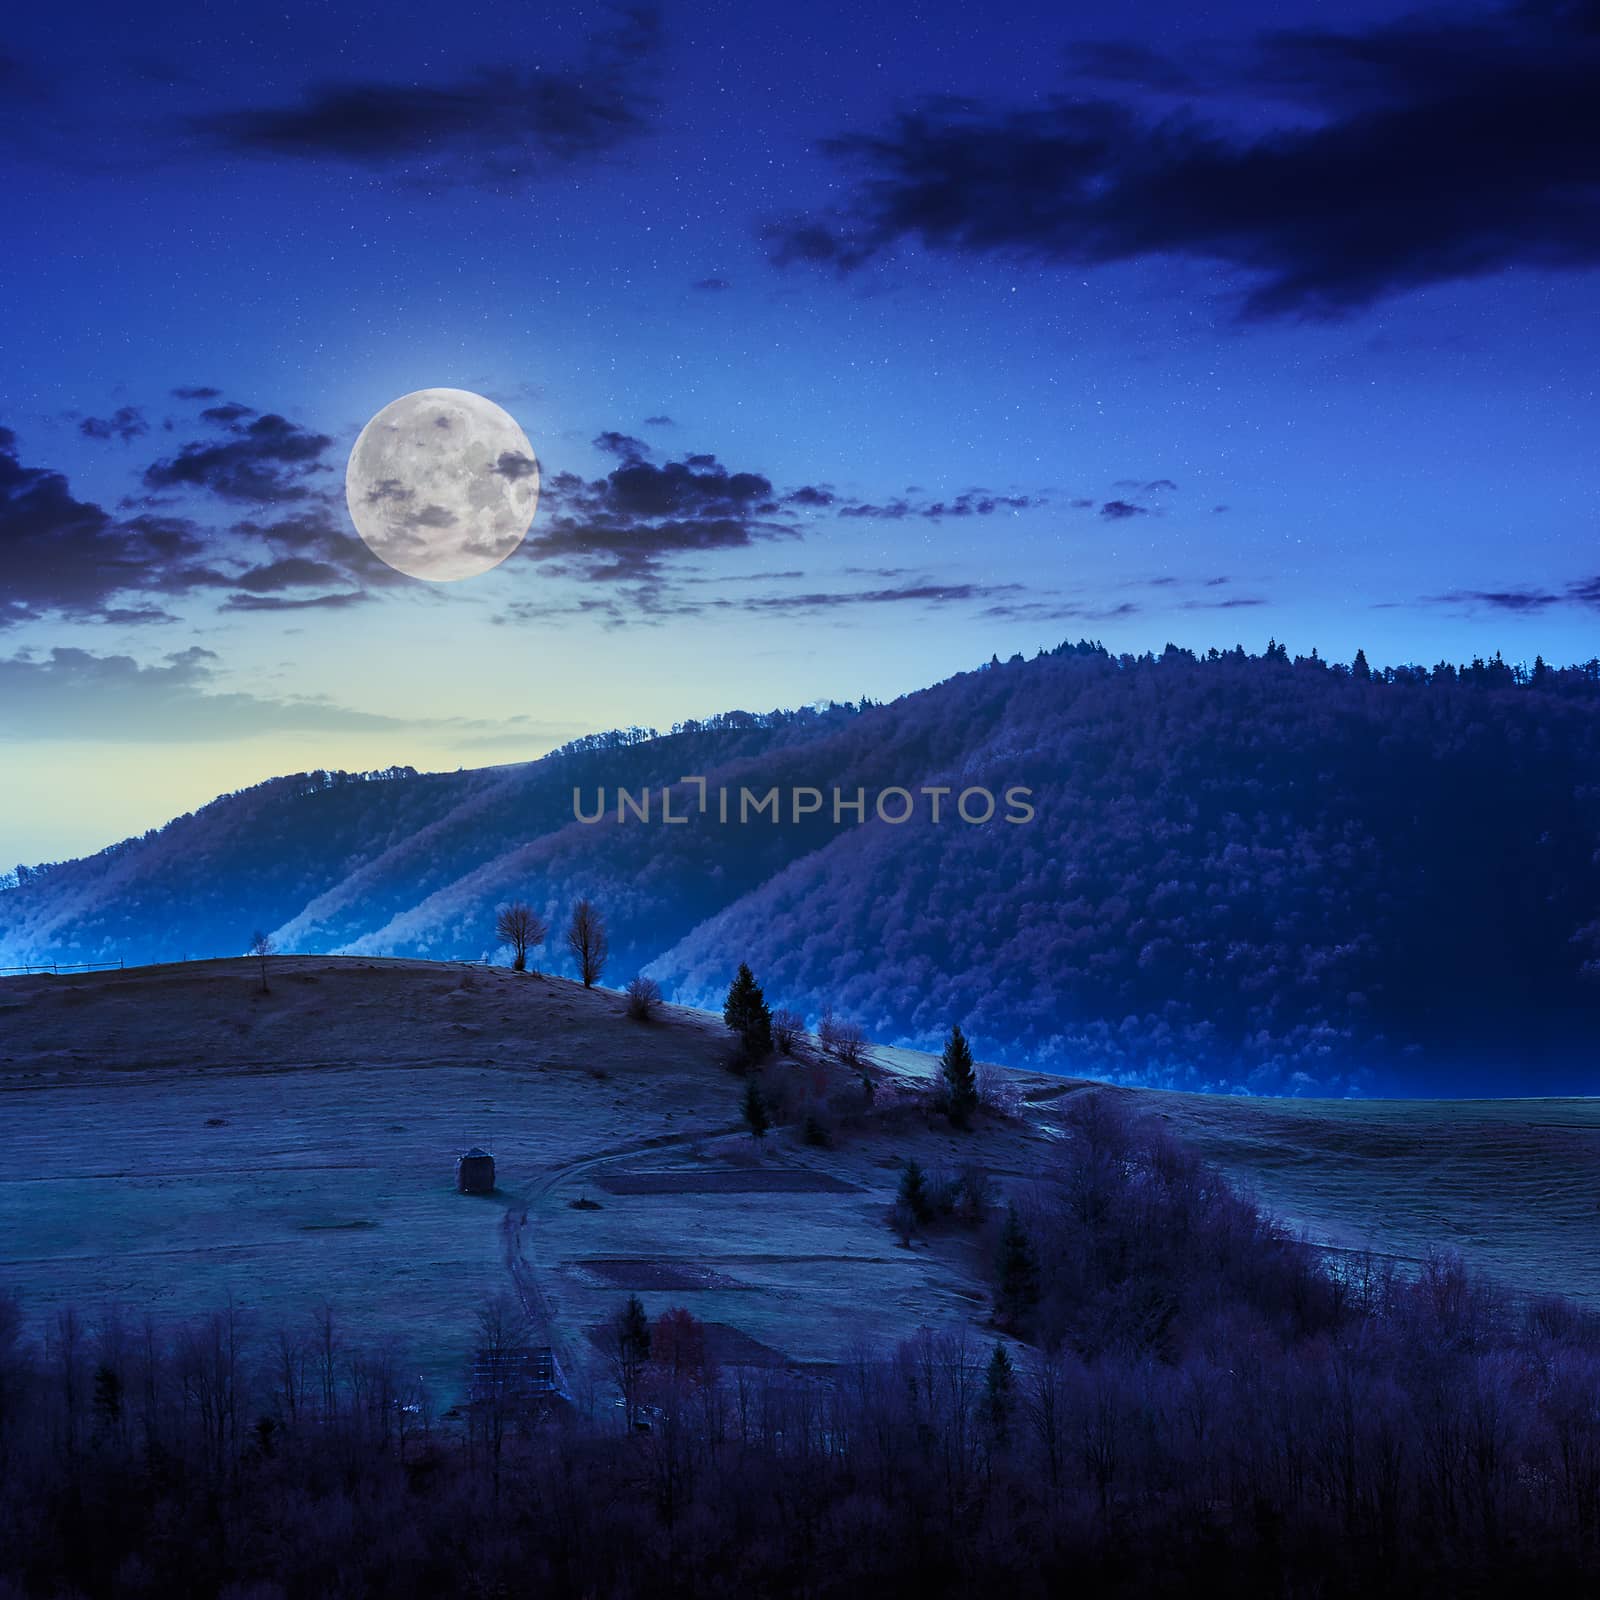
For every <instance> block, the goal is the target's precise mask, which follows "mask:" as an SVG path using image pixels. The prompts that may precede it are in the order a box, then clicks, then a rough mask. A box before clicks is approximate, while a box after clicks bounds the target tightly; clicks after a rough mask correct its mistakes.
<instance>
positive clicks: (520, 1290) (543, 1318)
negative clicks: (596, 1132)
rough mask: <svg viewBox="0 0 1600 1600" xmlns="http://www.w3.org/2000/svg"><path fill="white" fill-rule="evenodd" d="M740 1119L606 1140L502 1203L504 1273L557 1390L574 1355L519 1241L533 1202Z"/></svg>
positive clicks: (715, 1133)
mask: <svg viewBox="0 0 1600 1600" xmlns="http://www.w3.org/2000/svg"><path fill="white" fill-rule="evenodd" d="M739 1128H740V1124H738V1123H730V1124H728V1125H727V1126H725V1127H720V1128H693V1129H688V1130H686V1131H684V1132H682V1133H665V1134H655V1135H652V1136H651V1137H649V1138H645V1139H632V1140H628V1141H627V1142H625V1143H623V1144H617V1145H608V1146H607V1147H606V1148H605V1149H603V1150H594V1151H591V1152H590V1153H589V1154H588V1155H583V1156H577V1157H575V1158H574V1159H572V1160H569V1161H563V1162H560V1163H558V1164H557V1165H555V1166H551V1167H546V1168H544V1169H543V1171H541V1172H540V1173H539V1175H538V1176H537V1177H535V1178H534V1179H533V1181H532V1182H531V1183H530V1184H529V1186H528V1189H527V1191H526V1193H525V1194H524V1195H523V1196H522V1197H521V1198H519V1199H518V1200H517V1201H516V1202H515V1203H513V1204H512V1205H509V1206H507V1207H506V1209H505V1213H504V1215H503V1216H502V1218H501V1221H500V1235H501V1249H502V1253H503V1255H504V1259H505V1267H506V1271H507V1272H508V1273H509V1274H510V1277H511V1284H512V1288H513V1289H514V1291H515V1292H516V1296H517V1300H518V1303H519V1304H520V1305H521V1306H522V1310H523V1314H524V1315H525V1316H526V1317H527V1318H528V1321H529V1322H530V1323H531V1324H532V1325H533V1327H534V1328H535V1329H536V1330H537V1331H538V1332H539V1334H540V1335H541V1336H542V1337H543V1338H544V1340H545V1341H546V1342H547V1343H548V1344H549V1346H550V1349H551V1351H552V1353H553V1354H554V1356H555V1360H556V1370H557V1372H558V1373H560V1374H561V1380H562V1381H561V1388H562V1393H563V1394H564V1395H565V1397H566V1398H567V1399H568V1400H571V1399H572V1395H571V1394H570V1393H569V1392H568V1391H567V1384H566V1374H568V1373H571V1372H575V1371H576V1370H577V1368H576V1366H575V1364H574V1363H575V1359H576V1358H575V1356H574V1354H573V1350H572V1347H571V1345H570V1344H569V1342H568V1340H567V1338H566V1337H565V1334H564V1333H563V1330H562V1328H561V1323H560V1320H559V1318H558V1317H557V1316H556V1314H555V1311H554V1309H553V1307H552V1306H551V1304H550V1297H549V1295H548V1294H547V1293H546V1292H545V1288H544V1285H543V1284H542V1283H541V1282H540V1276H539V1265H538V1262H537V1260H536V1259H535V1257H534V1254H533V1252H532V1251H531V1250H530V1249H529V1248H528V1247H527V1245H526V1243H525V1242H524V1234H525V1233H526V1231H527V1228H528V1225H529V1222H530V1220H531V1217H530V1213H532V1212H533V1211H534V1209H535V1207H537V1208H538V1209H539V1210H541V1211H543V1212H545V1213H548V1212H549V1211H550V1209H551V1205H550V1201H551V1197H552V1195H553V1194H554V1192H555V1190H556V1188H557V1187H558V1186H559V1185H561V1184H564V1183H567V1182H570V1181H571V1180H572V1179H573V1178H575V1177H580V1176H582V1175H583V1174H584V1173H587V1172H591V1171H593V1170H594V1169H595V1168H597V1167H603V1166H606V1165H608V1164H609V1163H611V1162H613V1161H623V1160H626V1159H627V1158H628V1157H629V1156H637V1155H645V1154H652V1153H655V1152H658V1151H663V1150H672V1149H676V1148H680V1147H682V1146H684V1145H689V1144H695V1143H698V1142H699V1141H700V1140H702V1139H709V1138H717V1137H719V1136H721V1135H723V1134H729V1133H737V1132H738V1131H739Z"/></svg>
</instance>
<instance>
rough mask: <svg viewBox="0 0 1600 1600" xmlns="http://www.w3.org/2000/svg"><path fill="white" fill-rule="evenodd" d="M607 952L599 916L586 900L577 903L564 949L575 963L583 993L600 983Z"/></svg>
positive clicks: (606, 942)
mask: <svg viewBox="0 0 1600 1600" xmlns="http://www.w3.org/2000/svg"><path fill="white" fill-rule="evenodd" d="M610 948H611V947H610V944H609V942H608V941H607V939H606V925H605V923H604V922H603V921H602V920H601V917H600V913H599V912H598V911H596V910H595V908H594V907H593V905H591V904H590V903H589V901H588V900H580V901H578V903H577V904H576V905H575V906H573V908H572V920H571V922H569V923H568V924H567V949H569V950H570V951H571V952H572V958H573V960H574V961H576V962H577V963H578V975H579V977H581V978H582V979H583V986H584V988H585V989H592V988H594V986H595V985H596V984H597V983H598V982H599V981H600V974H601V973H602V972H604V971H605V970H606V957H607V955H608V954H609V953H610Z"/></svg>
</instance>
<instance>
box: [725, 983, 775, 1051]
mask: <svg viewBox="0 0 1600 1600" xmlns="http://www.w3.org/2000/svg"><path fill="white" fill-rule="evenodd" d="M722 1020H723V1021H724V1022H725V1023H727V1025H728V1026H729V1027H730V1028H731V1029H732V1030H733V1031H734V1032H735V1033H736V1034H738V1035H739V1040H740V1042H741V1044H742V1045H743V1046H744V1056H745V1060H746V1061H764V1060H765V1059H766V1058H767V1057H768V1056H770V1055H771V1054H772V1013H771V1011H769V1010H768V1009H767V999H766V996H765V995H764V994H762V992H761V985H760V984H759V983H757V982H756V979H755V974H754V973H753V972H751V970H750V968H749V966H748V965H747V964H746V963H745V962H743V961H741V962H740V963H739V971H738V974H737V975H736V976H735V978H734V980H733V982H732V983H730V984H729V985H728V998H727V999H726V1000H725V1001H723V1003H722Z"/></svg>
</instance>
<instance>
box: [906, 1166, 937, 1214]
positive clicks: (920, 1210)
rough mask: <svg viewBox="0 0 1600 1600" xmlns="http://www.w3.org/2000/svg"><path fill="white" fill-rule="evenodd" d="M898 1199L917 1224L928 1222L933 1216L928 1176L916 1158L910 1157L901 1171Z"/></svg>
mask: <svg viewBox="0 0 1600 1600" xmlns="http://www.w3.org/2000/svg"><path fill="white" fill-rule="evenodd" d="M897 1199H898V1201H899V1203H900V1204H901V1205H902V1206H904V1207H905V1208H906V1210H907V1211H908V1212H909V1213H910V1215H911V1216H912V1218H913V1219H914V1220H915V1221H917V1222H926V1221H927V1220H928V1218H929V1217H930V1216H932V1215H933V1202H932V1201H931V1200H930V1199H929V1197H928V1175H927V1173H925V1172H924V1171H923V1170H922V1163H921V1162H920V1161H918V1160H917V1158H916V1157H915V1156H912V1157H910V1158H909V1159H908V1160H907V1161H906V1164H905V1166H904V1167H902V1168H901V1169H900V1192H899V1194H898V1196H897Z"/></svg>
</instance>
